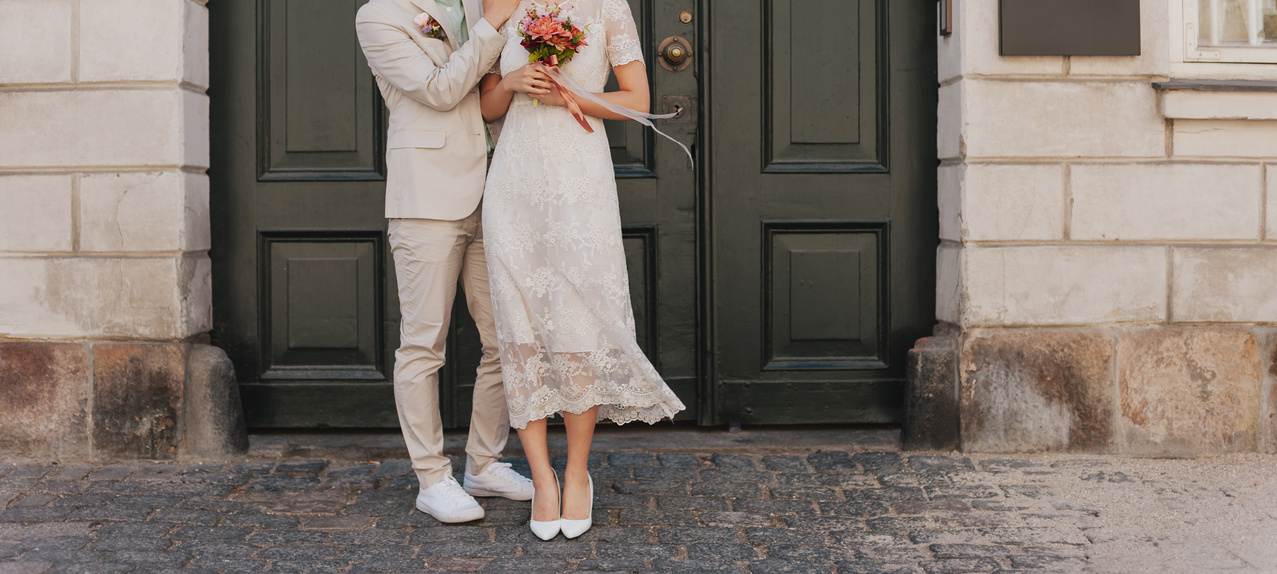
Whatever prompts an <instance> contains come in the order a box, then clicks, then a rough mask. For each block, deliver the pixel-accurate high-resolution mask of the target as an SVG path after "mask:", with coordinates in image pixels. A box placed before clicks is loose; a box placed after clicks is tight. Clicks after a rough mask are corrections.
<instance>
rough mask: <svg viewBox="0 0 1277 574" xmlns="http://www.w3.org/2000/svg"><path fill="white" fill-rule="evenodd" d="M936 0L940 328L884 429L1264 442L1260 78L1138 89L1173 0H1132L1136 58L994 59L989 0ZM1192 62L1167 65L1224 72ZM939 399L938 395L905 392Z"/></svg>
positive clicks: (1036, 444)
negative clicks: (893, 421) (953, 423)
mask: <svg viewBox="0 0 1277 574" xmlns="http://www.w3.org/2000/svg"><path fill="white" fill-rule="evenodd" d="M954 4H955V6H954V10H955V21H954V33H953V35H952V36H950V37H948V38H942V39H941V40H940V42H939V52H938V57H939V80H940V86H941V87H940V94H939V108H938V122H939V124H938V130H937V147H938V150H939V156H940V160H941V166H940V168H939V172H938V179H939V189H938V200H939V208H940V235H941V241H942V244H941V246H940V248H939V250H938V251H937V293H936V304H937V320H938V322H940V323H941V328H940V329H939V331H940V332H941V333H942V334H943V338H945V339H946V341H947V342H945V343H940V342H937V341H926V342H925V343H920V344H919V345H918V347H917V348H916V349H915V351H914V353H913V355H914V356H913V357H911V358H912V359H913V362H912V363H911V371H910V373H911V388H910V400H909V402H908V404H910V405H911V406H912V407H913V408H915V410H918V409H921V410H920V411H919V415H920V416H919V417H918V420H919V421H924V422H919V423H917V424H916V425H913V426H911V425H910V424H909V423H907V425H906V436H910V437H917V436H920V434H919V431H918V429H916V428H914V427H915V426H916V427H918V428H922V427H925V426H926V425H928V424H931V423H928V422H925V421H931V420H945V417H946V416H948V415H947V413H951V412H957V413H958V415H957V416H958V418H959V419H960V422H959V424H958V425H957V428H956V429H954V428H953V427H950V428H951V429H952V430H953V432H954V433H955V435H954V436H947V437H936V436H934V435H935V434H936V433H932V435H933V436H930V437H924V438H925V439H926V440H922V439H918V440H915V443H914V444H915V445H918V446H942V447H960V448H965V449H968V450H979V451H1007V452H1014V451H1036V450H1077V451H1088V452H1130V453H1192V452H1202V451H1251V450H1256V449H1264V450H1272V449H1275V448H1277V438H1274V437H1277V424H1275V417H1274V416H1273V414H1272V413H1273V412H1274V407H1273V404H1272V403H1273V401H1274V397H1277V386H1275V385H1277V382H1275V380H1277V371H1274V370H1273V367H1272V365H1273V364H1274V363H1277V337H1274V336H1273V335H1272V333H1273V331H1274V330H1273V329H1272V327H1273V326H1274V325H1277V228H1275V227H1274V223H1275V222H1277V219H1275V216H1274V212H1275V210H1274V209H1273V207H1274V206H1275V205H1277V200H1275V199H1274V195H1275V194H1274V191H1275V188H1277V184H1275V183H1274V182H1277V178H1275V177H1274V175H1273V173H1274V172H1275V171H1277V168H1274V165H1277V143H1275V142H1277V93H1274V92H1272V91H1267V92H1265V91H1262V90H1261V89H1260V88H1239V89H1242V90H1243V91H1241V92H1238V91H1229V90H1224V91H1219V90H1217V89H1214V88H1212V89H1211V90H1210V91H1206V90H1193V89H1182V90H1173V89H1168V88H1165V87H1161V88H1159V87H1158V86H1161V85H1164V84H1165V83H1166V82H1167V81H1168V80H1171V79H1176V78H1172V77H1171V69H1172V64H1171V53H1172V52H1173V50H1172V49H1171V43H1172V42H1182V41H1183V38H1182V37H1180V36H1178V35H1177V34H1178V31H1177V30H1176V29H1175V27H1174V26H1172V25H1170V23H1171V22H1175V21H1180V20H1181V19H1180V18H1179V16H1178V15H1177V13H1174V12H1173V11H1175V10H1180V9H1181V8H1182V7H1181V4H1182V3H1179V2H1176V1H1171V0H1142V1H1141V6H1140V10H1141V21H1142V24H1141V44H1142V45H1141V55H1140V56H1137V57H1085V56H1072V57H1064V56H1041V57H1004V56H1001V55H999V37H1000V36H999V29H998V27H999V25H1000V23H999V14H998V1H997V0H969V1H966V0H964V1H963V2H955V3H954ZM1181 51H1182V50H1181ZM1211 66H1212V67H1208V68H1201V69H1200V70H1195V69H1194V68H1192V67H1191V66H1190V65H1188V64H1179V65H1178V67H1177V68H1176V69H1178V70H1189V71H1190V72H1192V73H1198V72H1200V73H1201V74H1207V75H1209V74H1217V75H1218V74H1221V73H1222V74H1225V75H1224V76H1222V77H1215V78H1214V79H1217V80H1228V79H1229V78H1230V76H1228V75H1227V74H1229V73H1230V72H1229V71H1228V69H1227V67H1221V66H1218V65H1211ZM1242 67H1243V68H1245V70H1238V73H1244V76H1245V77H1247V78H1250V79H1252V80H1253V79H1269V80H1277V65H1262V66H1261V65H1245V66H1242ZM1202 77H1206V76H1202ZM1261 88H1262V87H1261ZM1245 89H1254V90H1256V91H1250V92H1246V91H1244V90H1245ZM951 349H957V355H958V359H957V363H958V364H957V366H956V367H951V366H950V363H952V362H953V359H952V357H951V355H950V354H948V353H951V352H952V351H951ZM928 357H931V358H930V359H928ZM928 361H931V362H930V363H928ZM914 365H917V366H916V367H915V366H914ZM928 365H939V366H942V367H943V368H940V367H935V368H929V367H928ZM955 389H956V390H955ZM939 396H955V397H957V398H956V404H953V403H952V402H951V403H944V402H943V401H931V402H928V401H927V400H924V398H925V397H939ZM927 405H931V410H927V408H928V407H927Z"/></svg>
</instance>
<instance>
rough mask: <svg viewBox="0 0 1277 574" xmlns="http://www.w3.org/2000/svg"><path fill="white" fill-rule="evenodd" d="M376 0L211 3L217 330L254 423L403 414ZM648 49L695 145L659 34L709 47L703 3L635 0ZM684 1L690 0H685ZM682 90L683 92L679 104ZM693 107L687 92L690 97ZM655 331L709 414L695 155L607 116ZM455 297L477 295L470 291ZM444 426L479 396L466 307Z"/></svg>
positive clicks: (642, 308)
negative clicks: (364, 38)
mask: <svg viewBox="0 0 1277 574" xmlns="http://www.w3.org/2000/svg"><path fill="white" fill-rule="evenodd" d="M365 1H366V0H222V1H219V2H214V3H212V4H210V6H209V10H210V18H211V22H210V32H211V48H212V68H213V69H212V88H211V89H210V90H209V94H210V97H211V99H212V105H213V107H212V118H211V120H212V126H213V137H212V145H213V166H212V168H211V169H210V172H209V173H210V178H211V180H212V185H213V191H212V196H211V203H212V223H213V230H214V233H213V239H214V241H213V250H212V253H211V255H212V258H213V261H214V266H215V267H214V273H213V276H214V299H215V311H214V312H215V324H216V327H215V331H214V334H213V337H214V343H215V344H217V345H219V346H221V347H222V348H224V349H226V351H227V352H228V353H229V354H230V356H231V358H232V360H233V361H234V362H235V365H236V369H237V371H238V376H239V379H240V381H241V385H242V391H243V397H244V404H245V409H246V411H247V415H248V421H249V424H250V425H251V426H253V427H258V428H262V427H294V428H296V427H395V426H397V424H398V422H397V419H396V417H395V409H394V401H393V396H392V391H391V382H390V377H391V373H392V369H393V362H394V350H395V348H396V347H397V346H398V343H399V340H398V333H399V323H398V321H399V313H398V308H399V307H398V300H397V295H396V289H395V278H394V265H393V262H392V261H391V259H390V256H389V251H388V247H387V244H386V238H385V227H386V221H385V219H384V218H383V215H382V214H383V199H384V181H385V166H384V164H383V156H384V144H385V124H386V118H385V113H386V112H385V110H384V105H383V103H382V102H381V100H380V98H379V97H378V95H377V90H376V87H375V85H374V84H373V82H372V76H371V74H370V72H369V71H368V67H367V64H366V63H365V61H364V59H363V56H362V54H361V52H360V50H359V46H358V43H357V40H356V38H355V33H354V25H353V22H354V16H355V12H356V10H357V9H358V8H359V6H360V5H362V4H363V3H364V2H365ZM630 3H631V7H632V9H633V12H634V15H635V19H636V21H637V23H638V25H639V28H640V31H641V32H642V33H643V35H644V38H643V40H644V45H645V46H647V47H648V62H649V69H650V75H651V78H652V86H653V102H654V107H658V108H659V107H661V106H662V105H663V104H664V103H665V102H666V101H667V99H668V98H667V96H673V97H674V99H668V101H669V102H670V105H673V104H674V103H679V104H680V105H681V106H683V107H685V108H688V109H689V111H688V113H687V115H686V117H685V118H684V119H685V120H687V121H680V122H670V123H667V124H665V126H664V127H665V128H666V130H667V131H668V132H669V133H670V134H671V135H674V136H675V137H678V138H679V139H681V140H682V141H683V142H684V143H687V144H689V145H692V144H693V143H694V142H693V139H694V138H695V136H696V128H697V125H698V124H697V123H696V119H697V116H698V114H697V108H696V105H695V102H697V101H698V97H697V91H696V89H697V78H696V76H695V69H694V68H689V69H686V70H683V71H672V70H666V69H664V68H662V67H661V66H659V65H657V63H656V62H655V60H654V59H653V58H654V57H655V47H656V46H657V44H658V43H659V42H660V41H661V40H662V39H664V38H665V37H667V36H673V35H679V36H682V37H685V38H686V39H687V40H688V41H690V42H691V43H693V44H695V42H696V37H695V34H694V30H695V23H694V22H693V23H690V24H685V23H683V22H681V21H680V19H679V11H681V10H683V9H688V10H692V9H694V6H692V5H691V2H690V0H688V1H687V2H683V3H679V2H672V1H668V0H630ZM683 4H686V6H684V5H683ZM678 97H684V98H686V99H685V100H679V99H678ZM689 104H690V105H689ZM608 135H609V137H610V138H611V140H612V142H613V157H614V159H615V162H616V166H617V175H618V178H619V184H620V185H619V193H620V200H621V206H622V217H623V221H624V224H625V227H624V235H625V245H626V248H627V253H628V263H629V268H630V287H631V292H632V297H633V302H634V308H635V315H636V319H637V320H636V326H637V330H638V335H639V338H640V344H641V345H642V346H643V348H644V349H645V350H646V351H647V352H648V354H649V356H650V357H651V358H652V359H653V361H654V362H655V363H656V364H657V367H658V368H659V369H660V370H661V372H662V373H663V374H664V375H665V376H666V377H667V378H668V380H669V381H670V383H671V386H672V387H673V388H674V390H675V391H676V392H677V393H678V394H679V396H680V397H681V398H682V399H683V401H684V402H685V403H687V404H688V405H689V407H691V408H689V411H688V412H687V413H686V416H689V417H694V416H695V413H696V412H697V405H698V399H699V396H698V391H699V390H700V389H699V388H698V385H697V381H698V378H697V364H698V363H697V360H698V356H697V353H696V350H697V334H698V329H697V325H698V320H697V318H698V316H699V314H698V309H699V307H698V304H697V301H698V298H697V293H698V291H697V285H698V283H697V277H698V274H697V229H698V228H697V222H698V217H697V215H698V212H697V205H698V201H697V200H698V194H697V185H696V182H697V178H696V175H695V173H694V172H693V171H691V170H689V169H688V167H687V164H686V160H685V159H683V158H682V155H681V154H682V152H681V151H679V150H678V149H677V148H676V147H674V146H673V145H672V144H670V143H668V142H659V140H657V139H656V138H654V137H653V134H652V133H650V132H645V131H644V130H641V129H638V126H636V125H633V124H628V125H626V124H619V123H618V124H615V125H610V126H609V127H608ZM458 301H459V302H460V301H464V299H463V298H461V297H459V298H458ZM448 353H449V361H448V366H447V367H445V370H444V372H443V377H442V385H441V386H442V388H441V394H442V400H441V404H442V410H443V417H444V421H445V425H447V426H450V427H455V426H464V425H465V424H467V422H468V421H467V419H468V416H469V410H470V395H471V387H472V385H473V382H474V367H475V365H477V363H478V353H479V351H478V337H477V334H476V333H475V330H474V325H473V323H472V322H471V321H470V319H469V316H468V315H467V313H466V311H465V308H464V304H460V303H459V304H458V306H457V307H456V310H455V312H454V321H453V331H452V333H451V335H450V338H449V351H448Z"/></svg>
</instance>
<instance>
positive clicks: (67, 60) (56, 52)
mask: <svg viewBox="0 0 1277 574" xmlns="http://www.w3.org/2000/svg"><path fill="white" fill-rule="evenodd" d="M72 28H73V26H72V25H71V0H5V1H4V2H0V84H30V83H35V84H44V83H56V82H70V81H71V33H72ZM33 39H38V40H39V41H33Z"/></svg>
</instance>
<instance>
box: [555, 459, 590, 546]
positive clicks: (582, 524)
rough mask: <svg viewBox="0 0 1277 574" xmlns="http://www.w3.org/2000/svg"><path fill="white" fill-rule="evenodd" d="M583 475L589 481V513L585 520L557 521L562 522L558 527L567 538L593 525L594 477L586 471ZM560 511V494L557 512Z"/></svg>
mask: <svg viewBox="0 0 1277 574" xmlns="http://www.w3.org/2000/svg"><path fill="white" fill-rule="evenodd" d="M585 477H586V478H587V479H589V481H590V514H589V516H587V517H586V518H585V520H568V519H566V518H563V519H560V520H559V522H561V523H562V524H560V525H559V529H560V530H561V531H562V532H563V535H564V536H566V537H567V538H568V539H572V538H576V537H578V536H580V535H582V534H585V531H586V530H589V529H590V527H591V526H594V477H592V476H590V475H589V474H588V473H587V474H586V475H585ZM562 511H563V497H562V496H560V497H559V512H562Z"/></svg>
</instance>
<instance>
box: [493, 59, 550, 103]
mask: <svg viewBox="0 0 1277 574" xmlns="http://www.w3.org/2000/svg"><path fill="white" fill-rule="evenodd" d="M501 81H502V83H504V84H505V85H506V87H507V88H509V89H510V91H512V92H523V93H525V94H527V95H529V96H532V97H534V98H541V99H544V96H545V95H546V94H549V93H550V87H551V83H550V77H549V76H546V75H545V72H542V71H541V67H540V66H537V65H536V64H528V65H526V66H523V67H522V68H519V69H517V70H515V71H513V72H510V73H509V74H506V76H505V77H504V78H501Z"/></svg>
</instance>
